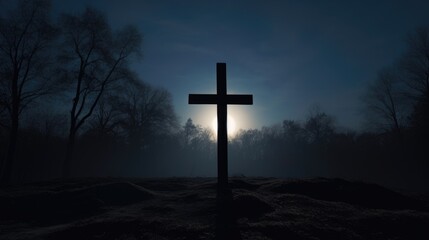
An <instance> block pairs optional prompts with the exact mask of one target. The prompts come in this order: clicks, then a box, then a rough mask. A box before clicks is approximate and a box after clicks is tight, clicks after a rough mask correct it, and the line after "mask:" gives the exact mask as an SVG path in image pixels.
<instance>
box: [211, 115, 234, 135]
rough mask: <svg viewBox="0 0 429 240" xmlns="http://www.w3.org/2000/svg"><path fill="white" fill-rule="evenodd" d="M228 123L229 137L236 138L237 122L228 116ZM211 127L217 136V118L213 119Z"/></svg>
mask: <svg viewBox="0 0 429 240" xmlns="http://www.w3.org/2000/svg"><path fill="white" fill-rule="evenodd" d="M227 121H228V123H227V124H228V125H227V126H228V136H234V135H235V133H236V131H237V128H236V123H235V120H234V118H233V117H231V116H229V115H228V120H227ZM211 127H212V131H213V133H214V134H215V135H217V117H215V118H213V120H212V125H211Z"/></svg>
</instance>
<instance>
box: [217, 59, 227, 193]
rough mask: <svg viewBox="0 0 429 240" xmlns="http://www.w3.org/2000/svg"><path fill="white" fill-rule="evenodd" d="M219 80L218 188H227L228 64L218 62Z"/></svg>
mask: <svg viewBox="0 0 429 240" xmlns="http://www.w3.org/2000/svg"><path fill="white" fill-rule="evenodd" d="M216 78H217V79H216V80H217V95H218V104H217V126H218V128H217V141H218V142H217V155H218V162H217V164H218V166H217V176H218V188H219V189H226V188H227V186H228V121H227V116H228V109H227V105H226V104H227V102H226V64H225V63H217V64H216Z"/></svg>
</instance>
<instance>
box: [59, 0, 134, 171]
mask: <svg viewBox="0 0 429 240" xmlns="http://www.w3.org/2000/svg"><path fill="white" fill-rule="evenodd" d="M61 27H62V31H63V35H62V39H63V42H62V53H61V58H60V61H61V63H62V64H63V69H62V70H63V75H62V76H63V78H64V80H65V82H67V83H69V84H70V90H71V92H70V95H71V98H72V103H71V110H70V128H69V134H68V144H67V153H66V158H65V161H64V167H63V175H64V176H65V177H68V176H70V168H71V162H72V159H73V151H74V146H75V141H76V135H77V132H78V130H79V129H80V128H81V127H82V126H83V125H84V124H85V122H86V121H87V120H88V118H89V117H91V115H92V114H93V113H94V110H95V109H96V107H97V105H98V103H99V101H100V99H101V97H102V96H103V95H104V94H105V93H106V92H108V91H110V90H111V89H112V87H114V86H115V84H117V83H118V82H119V81H120V80H122V79H125V78H127V77H128V75H129V72H130V71H129V67H128V64H127V63H128V59H129V58H130V57H132V56H135V55H138V54H139V53H140V45H141V36H140V34H139V32H138V31H137V30H136V28H135V27H132V26H129V27H125V28H123V29H121V30H120V31H117V32H113V31H112V30H111V28H110V26H109V25H108V23H107V20H106V18H105V16H104V15H103V14H102V13H100V12H98V11H97V10H94V9H91V8H87V9H86V10H85V11H84V12H83V13H82V14H81V15H63V16H62V19H61Z"/></svg>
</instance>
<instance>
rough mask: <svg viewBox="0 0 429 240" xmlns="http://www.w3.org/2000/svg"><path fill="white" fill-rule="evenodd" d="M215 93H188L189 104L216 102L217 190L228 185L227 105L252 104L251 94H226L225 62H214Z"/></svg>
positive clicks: (221, 190) (219, 190) (221, 189)
mask: <svg viewBox="0 0 429 240" xmlns="http://www.w3.org/2000/svg"><path fill="white" fill-rule="evenodd" d="M216 78H217V94H189V104H217V122H218V124H217V181H218V192H223V191H224V190H226V189H227V187H228V134H227V115H228V113H227V105H228V104H241V105H252V104H253V96H252V95H228V94H227V92H226V64H225V63H217V64H216Z"/></svg>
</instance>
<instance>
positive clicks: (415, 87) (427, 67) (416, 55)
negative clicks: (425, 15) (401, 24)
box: [400, 27, 429, 141]
mask: <svg viewBox="0 0 429 240" xmlns="http://www.w3.org/2000/svg"><path fill="white" fill-rule="evenodd" d="M400 63H401V66H402V68H403V70H404V75H405V77H404V80H405V83H406V84H407V85H408V87H409V89H410V90H411V93H410V94H409V96H410V98H411V99H412V100H413V101H414V108H413V112H412V114H411V116H410V120H411V125H412V127H413V128H414V130H415V131H414V133H415V134H417V135H419V136H420V137H419V138H420V139H421V140H423V139H428V136H429V27H423V28H419V29H417V30H416V31H415V32H414V33H413V34H411V35H410V36H409V38H408V49H407V50H406V52H405V54H404V55H403V56H402V58H401V61H400ZM425 141H427V140H425Z"/></svg>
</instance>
